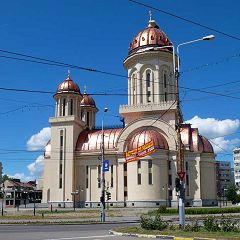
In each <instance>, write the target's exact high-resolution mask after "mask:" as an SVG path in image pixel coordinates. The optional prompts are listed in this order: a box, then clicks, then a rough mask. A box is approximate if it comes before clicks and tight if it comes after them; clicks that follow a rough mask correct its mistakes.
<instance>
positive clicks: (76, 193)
mask: <svg viewBox="0 0 240 240" xmlns="http://www.w3.org/2000/svg"><path fill="white" fill-rule="evenodd" d="M78 194H79V192H78V190H76V191H75V192H71V195H72V196H73V210H74V212H75V210H76V195H78Z"/></svg>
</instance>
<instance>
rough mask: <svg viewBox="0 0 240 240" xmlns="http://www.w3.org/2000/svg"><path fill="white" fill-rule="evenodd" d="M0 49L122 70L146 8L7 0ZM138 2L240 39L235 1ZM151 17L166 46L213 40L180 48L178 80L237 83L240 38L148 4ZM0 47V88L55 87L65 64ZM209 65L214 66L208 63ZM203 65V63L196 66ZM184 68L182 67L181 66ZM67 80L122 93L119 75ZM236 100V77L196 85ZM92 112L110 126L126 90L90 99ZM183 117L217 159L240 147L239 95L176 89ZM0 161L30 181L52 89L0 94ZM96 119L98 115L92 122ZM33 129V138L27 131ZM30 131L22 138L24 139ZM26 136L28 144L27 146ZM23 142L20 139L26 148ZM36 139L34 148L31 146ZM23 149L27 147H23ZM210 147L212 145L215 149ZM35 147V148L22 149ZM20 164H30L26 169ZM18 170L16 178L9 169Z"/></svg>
mask: <svg viewBox="0 0 240 240" xmlns="http://www.w3.org/2000/svg"><path fill="white" fill-rule="evenodd" d="M0 2H1V10H2V11H1V15H0V36H1V37H0V49H1V50H7V51H13V52H19V53H23V54H28V55H33V56H37V57H41V58H47V59H51V60H56V61H62V62H65V63H68V64H74V65H78V66H82V67H87V68H94V69H99V70H102V71H106V72H113V73H118V74H122V75H126V71H125V70H124V68H123V59H124V58H125V57H126V56H127V52H128V46H129V43H130V42H131V40H132V39H133V38H134V36H135V35H136V34H137V33H138V32H139V31H141V30H143V29H144V28H145V27H146V26H147V22H148V18H149V17H148V10H149V9H147V8H144V7H142V6H139V5H136V4H134V3H132V2H129V1H127V0H116V1H111V0H102V1H97V0H95V1H93V0H89V1H77V0H58V1H57V0H51V1H49V0H42V1H30V0H28V1H27V0H22V1H17V0H12V1H3V0H2V1H0ZM141 2H143V3H146V4H149V5H152V6H154V7H157V8H160V9H162V10H165V11H167V12H171V13H173V14H176V15H178V16H181V17H184V18H187V19H190V20H193V21H196V22H199V23H201V24H203V25H207V26H209V27H212V28H215V29H217V30H219V31H222V32H225V33H228V34H230V35H234V36H236V37H240V28H239V22H240V15H239V11H238V10H239V8H240V2H239V1H237V0H230V1H223V0H220V1H219V0H218V1H217V0H212V1H207V0H202V1H190V0H185V1H157V0H156V1H146V0H145V1H144V0H141ZM152 15H153V19H155V20H156V21H157V23H158V24H159V26H160V28H161V29H162V30H163V31H164V32H165V33H166V34H167V35H168V37H169V38H170V39H171V41H172V42H173V43H174V45H177V44H179V43H182V42H185V41H189V40H193V39H197V38H200V37H202V36H205V35H209V34H214V35H215V36H216V39H215V40H214V41H209V42H203V41H202V42H198V43H194V44H191V45H188V46H182V48H181V49H180V56H181V70H182V71H183V73H182V75H181V78H180V85H181V86H183V87H189V88H197V89H199V88H205V87H209V86H215V85H219V84H224V83H231V82H233V81H240V79H239V59H240V58H239V54H240V47H239V46H240V44H239V43H240V41H239V40H236V39H233V38H229V37H227V36H223V35H221V34H219V33H215V32H213V31H210V30H208V29H204V28H201V27H199V26H196V25H193V24H190V23H187V22H184V21H182V20H179V19H177V18H174V17H171V16H169V15H165V14H163V13H160V12H157V11H154V10H152ZM2 56H11V57H16V56H13V55H10V54H6V53H3V52H0V76H1V81H0V87H2V88H20V89H31V90H43V91H53V92H54V91H56V88H57V86H58V84H59V83H61V82H62V81H63V80H64V79H65V78H66V75H67V70H68V69H67V68H64V67H57V66H48V65H40V64H36V63H29V62H22V61H17V60H12V59H7V58H3V57H2ZM216 63H217V64H216ZM206 64H209V65H208V66H206V67H201V66H203V65H206ZM189 69H192V70H191V71H187V70H189ZM71 77H72V79H73V80H74V81H76V82H77V83H78V85H79V86H80V88H81V91H82V92H83V89H84V85H86V86H87V91H88V92H89V93H95V94H96V93H105V92H106V93H126V92H127V79H126V78H125V79H124V78H120V77H114V76H108V75H104V74H99V73H93V72H87V71H81V70H77V69H71ZM204 90H205V91H211V92H214V93H221V94H225V95H230V96H233V97H239V98H240V91H239V90H240V82H235V83H231V84H228V85H224V86H219V87H212V88H207V89H204ZM94 99H95V101H96V103H97V106H98V108H99V109H100V110H101V109H103V108H104V107H108V108H109V109H110V111H109V114H108V118H106V124H119V123H120V122H119V119H118V118H117V117H115V116H116V115H118V106H119V104H126V103H127V97H126V96H94ZM181 99H182V109H183V114H184V120H185V121H187V120H191V122H192V123H194V126H198V127H199V128H200V132H201V133H202V134H205V135H206V136H207V137H209V138H216V137H220V136H223V135H227V136H225V137H222V138H217V139H215V140H214V141H215V143H217V144H218V145H220V146H221V147H222V148H223V149H225V150H226V151H223V150H222V149H219V148H218V149H217V152H219V153H220V154H219V155H218V159H221V160H231V159H232V156H231V155H224V154H225V153H226V152H228V153H229V152H230V153H231V149H232V148H233V147H235V146H238V145H239V144H240V135H239V134H232V135H228V134H231V133H235V132H238V131H239V126H240V124H239V120H238V118H239V112H240V110H239V108H238V105H239V99H233V98H230V97H223V96H222V97H220V96H213V95H210V94H206V93H200V92H197V91H187V90H181ZM0 103H1V110H0V122H1V125H0V126H1V138H0V161H2V162H3V168H4V173H7V174H9V175H11V176H20V177H22V178H23V179H27V180H28V179H30V178H35V177H38V175H39V174H40V173H39V172H40V170H41V168H42V161H41V157H40V160H38V161H37V162H36V159H37V158H39V156H40V155H41V154H42V152H41V149H40V148H42V147H43V146H41V144H42V145H43V144H44V143H45V141H47V138H48V136H49V134H48V130H46V129H45V130H43V131H42V132H41V133H40V134H38V133H39V132H40V131H41V130H42V129H44V128H46V127H49V124H48V118H49V117H50V116H53V115H54V100H53V98H52V95H51V94H36V93H17V92H13V91H2V90H0ZM97 122H98V123H99V118H98V120H97ZM36 134H38V135H36ZM33 135H35V137H33V138H32V139H31V137H32V136H33ZM30 139H31V141H30V142H28V141H29V140H30ZM27 142H28V143H29V144H28V146H27ZM34 144H35V145H36V144H37V145H38V144H39V146H38V147H36V146H35V148H34V146H32V145H34ZM30 145H31V146H30ZM215 148H217V147H216V146H215ZM27 149H38V151H39V152H27V151H26V150H27ZM29 164H32V165H30V167H29ZM16 174H17V175H16Z"/></svg>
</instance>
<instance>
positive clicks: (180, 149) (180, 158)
mask: <svg viewBox="0 0 240 240" xmlns="http://www.w3.org/2000/svg"><path fill="white" fill-rule="evenodd" d="M175 78H176V101H177V119H176V120H177V121H176V122H177V174H178V176H179V177H180V184H179V199H178V207H179V208H178V209H179V226H180V228H185V189H184V181H183V179H184V175H185V172H184V146H183V143H182V140H181V124H182V116H181V110H180V103H179V89H178V80H179V55H178V56H177V69H176V72H175Z"/></svg>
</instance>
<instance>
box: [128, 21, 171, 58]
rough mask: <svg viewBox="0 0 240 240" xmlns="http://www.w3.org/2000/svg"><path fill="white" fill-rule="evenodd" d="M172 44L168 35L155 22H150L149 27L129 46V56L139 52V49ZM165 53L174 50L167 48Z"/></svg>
mask: <svg viewBox="0 0 240 240" xmlns="http://www.w3.org/2000/svg"><path fill="white" fill-rule="evenodd" d="M172 45H173V44H172V42H171V41H170V40H169V39H168V37H167V35H166V34H165V33H164V32H163V31H162V30H161V29H160V28H159V26H158V25H157V24H156V22H155V21H154V20H150V21H149V24H148V26H147V27H146V28H145V29H144V30H143V31H141V32H139V33H138V34H137V35H136V37H135V38H134V39H133V40H132V42H131V43H130V46H129V51H128V55H131V54H133V53H135V52H137V51H138V50H139V49H144V48H147V47H162V46H172ZM164 51H172V48H166V49H164Z"/></svg>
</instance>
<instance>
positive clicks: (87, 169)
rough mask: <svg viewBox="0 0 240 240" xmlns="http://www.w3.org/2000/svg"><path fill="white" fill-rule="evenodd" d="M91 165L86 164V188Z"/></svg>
mask: <svg viewBox="0 0 240 240" xmlns="http://www.w3.org/2000/svg"><path fill="white" fill-rule="evenodd" d="M88 175H89V166H86V188H88V177H89V176H88Z"/></svg>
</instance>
